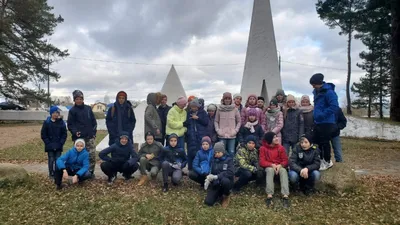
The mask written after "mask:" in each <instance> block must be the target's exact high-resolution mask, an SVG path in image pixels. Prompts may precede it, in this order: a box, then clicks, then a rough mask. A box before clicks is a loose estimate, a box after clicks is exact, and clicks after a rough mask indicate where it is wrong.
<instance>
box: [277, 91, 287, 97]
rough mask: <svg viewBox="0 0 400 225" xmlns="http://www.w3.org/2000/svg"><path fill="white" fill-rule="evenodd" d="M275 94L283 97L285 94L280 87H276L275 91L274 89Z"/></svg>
mask: <svg viewBox="0 0 400 225" xmlns="http://www.w3.org/2000/svg"><path fill="white" fill-rule="evenodd" d="M277 95H282V96H283V97H285V96H286V95H285V91H284V90H282V89H278V90H277V91H276V94H275V96H277Z"/></svg>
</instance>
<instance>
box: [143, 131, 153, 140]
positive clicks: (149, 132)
mask: <svg viewBox="0 0 400 225" xmlns="http://www.w3.org/2000/svg"><path fill="white" fill-rule="evenodd" d="M148 136H153V138H155V136H154V134H153V132H151V131H147V132H146V135H144V140H146V139H147V137H148Z"/></svg>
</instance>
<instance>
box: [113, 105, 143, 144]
mask: <svg viewBox="0 0 400 225" xmlns="http://www.w3.org/2000/svg"><path fill="white" fill-rule="evenodd" d="M120 110H121V112H119V111H120ZM118 115H120V116H121V118H119V116H118ZM118 120H121V121H120V122H121V129H122V130H119V128H118V122H119V121H118ZM106 125H107V130H108V134H109V135H110V137H109V142H108V145H112V144H113V143H114V142H115V140H116V139H118V138H119V135H120V133H121V132H127V133H128V136H129V139H130V140H133V133H132V132H133V130H134V129H135V125H136V117H135V113H134V111H133V109H132V104H131V103H130V102H129V101H125V103H124V104H123V105H122V106H121V105H119V103H118V99H117V101H116V102H115V103H114V105H113V106H112V107H111V108H110V109H109V110H108V111H107V116H106Z"/></svg>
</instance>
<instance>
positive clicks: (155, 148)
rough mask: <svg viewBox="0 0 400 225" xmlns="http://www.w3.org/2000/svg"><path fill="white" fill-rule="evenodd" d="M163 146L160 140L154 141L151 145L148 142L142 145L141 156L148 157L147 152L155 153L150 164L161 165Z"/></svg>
mask: <svg viewBox="0 0 400 225" xmlns="http://www.w3.org/2000/svg"><path fill="white" fill-rule="evenodd" d="M163 148H164V147H163V146H162V144H161V143H160V142H158V141H154V143H153V144H151V145H149V144H147V143H146V142H145V143H143V144H142V145H141V146H140V150H139V157H140V158H142V157H146V154H154V158H153V159H152V160H150V164H151V165H153V166H158V167H160V166H161V163H160V159H159V156H160V154H161V151H162V150H163Z"/></svg>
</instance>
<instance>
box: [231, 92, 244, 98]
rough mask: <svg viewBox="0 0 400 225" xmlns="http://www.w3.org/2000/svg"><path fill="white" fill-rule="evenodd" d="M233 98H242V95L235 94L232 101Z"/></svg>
mask: <svg viewBox="0 0 400 225" xmlns="http://www.w3.org/2000/svg"><path fill="white" fill-rule="evenodd" d="M235 98H242V95H241V94H239V93H237V94H234V95H233V99H235Z"/></svg>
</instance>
